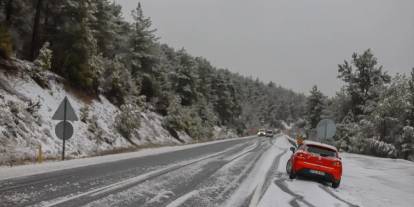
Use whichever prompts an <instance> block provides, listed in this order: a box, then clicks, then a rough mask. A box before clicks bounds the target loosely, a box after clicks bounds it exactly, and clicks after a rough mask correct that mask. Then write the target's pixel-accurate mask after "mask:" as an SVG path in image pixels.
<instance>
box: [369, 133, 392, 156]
mask: <svg viewBox="0 0 414 207" xmlns="http://www.w3.org/2000/svg"><path fill="white" fill-rule="evenodd" d="M367 142H368V146H367V147H368V150H370V153H369V154H372V155H376V156H381V157H391V158H396V157H397V154H398V152H397V149H396V148H395V146H394V145H393V144H389V143H386V142H383V141H380V140H377V139H375V138H372V139H368V140H367Z"/></svg>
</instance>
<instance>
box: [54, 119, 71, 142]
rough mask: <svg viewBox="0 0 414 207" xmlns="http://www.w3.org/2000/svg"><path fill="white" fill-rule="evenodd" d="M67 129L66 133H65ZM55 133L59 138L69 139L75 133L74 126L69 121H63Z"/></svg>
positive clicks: (57, 126)
mask: <svg viewBox="0 0 414 207" xmlns="http://www.w3.org/2000/svg"><path fill="white" fill-rule="evenodd" d="M63 131H65V133H63ZM55 134H56V136H57V137H58V138H59V139H62V140H63V139H65V140H68V139H70V138H71V137H72V135H73V126H72V124H71V123H70V122H68V121H61V122H59V123H58V124H57V125H56V127H55Z"/></svg>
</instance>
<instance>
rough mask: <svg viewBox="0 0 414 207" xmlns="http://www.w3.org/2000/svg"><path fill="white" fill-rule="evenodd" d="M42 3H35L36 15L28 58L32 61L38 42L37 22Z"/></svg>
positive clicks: (40, 0) (41, 0)
mask: <svg viewBox="0 0 414 207" xmlns="http://www.w3.org/2000/svg"><path fill="white" fill-rule="evenodd" d="M42 3H43V0H38V1H37V6H36V14H35V18H34V22H33V33H32V43H31V47H30V58H31V60H32V61H33V60H34V59H35V58H36V51H37V49H38V47H39V46H38V42H39V21H40V13H41V10H42Z"/></svg>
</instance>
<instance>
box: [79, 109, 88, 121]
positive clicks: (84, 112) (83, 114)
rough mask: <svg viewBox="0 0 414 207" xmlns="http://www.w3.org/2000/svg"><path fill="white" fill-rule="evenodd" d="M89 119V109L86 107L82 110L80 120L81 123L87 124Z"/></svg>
mask: <svg viewBox="0 0 414 207" xmlns="http://www.w3.org/2000/svg"><path fill="white" fill-rule="evenodd" d="M88 119H89V107H88V106H84V107H82V108H80V120H81V122H83V123H86V122H87V121H88Z"/></svg>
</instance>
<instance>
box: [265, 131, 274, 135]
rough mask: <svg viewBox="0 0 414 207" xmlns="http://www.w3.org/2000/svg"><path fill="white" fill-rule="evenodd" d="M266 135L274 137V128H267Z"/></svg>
mask: <svg viewBox="0 0 414 207" xmlns="http://www.w3.org/2000/svg"><path fill="white" fill-rule="evenodd" d="M265 136H266V137H273V131H272V130H266V134H265Z"/></svg>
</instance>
